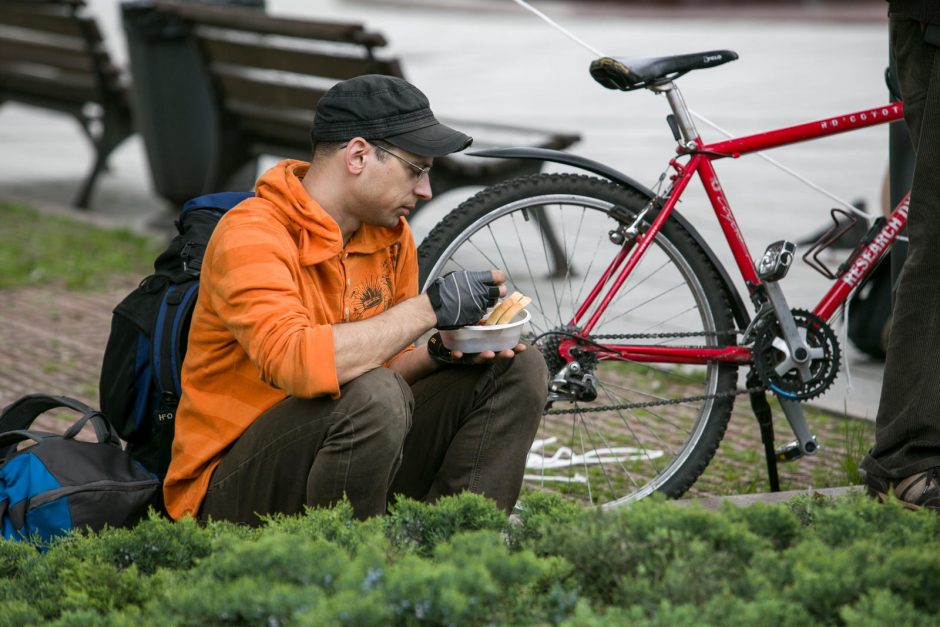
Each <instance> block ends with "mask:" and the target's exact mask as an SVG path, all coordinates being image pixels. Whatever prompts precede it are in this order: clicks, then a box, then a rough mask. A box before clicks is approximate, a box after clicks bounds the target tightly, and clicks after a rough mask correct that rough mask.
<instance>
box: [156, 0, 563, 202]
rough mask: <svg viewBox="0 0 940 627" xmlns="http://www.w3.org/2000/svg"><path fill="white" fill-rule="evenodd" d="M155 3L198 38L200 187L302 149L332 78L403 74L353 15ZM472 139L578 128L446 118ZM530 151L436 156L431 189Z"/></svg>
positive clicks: (547, 140)
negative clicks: (202, 132) (205, 87)
mask: <svg viewBox="0 0 940 627" xmlns="http://www.w3.org/2000/svg"><path fill="white" fill-rule="evenodd" d="M154 7H155V9H156V10H157V11H159V12H169V13H172V14H174V15H175V16H177V17H178V18H179V19H180V20H182V21H183V22H184V23H185V24H186V25H187V27H188V30H189V32H190V35H191V37H192V38H193V40H194V41H195V42H197V44H198V48H199V50H200V51H201V58H202V60H203V62H204V65H205V69H206V73H207V75H208V76H209V77H210V80H211V83H212V87H213V92H214V96H213V97H214V100H215V107H216V108H217V109H218V110H219V111H220V115H219V116H218V118H219V123H220V125H221V131H220V133H221V138H222V141H220V142H219V148H218V154H217V155H216V156H217V158H216V159H214V160H213V166H212V167H211V168H210V171H209V173H208V176H207V180H206V183H205V186H204V191H206V192H210V191H218V190H221V189H230V188H232V185H231V184H230V183H229V181H231V180H233V177H235V176H237V175H238V173H239V172H240V171H243V169H244V168H245V166H246V164H251V163H255V162H256V159H257V157H259V156H261V155H273V156H278V157H289V158H296V159H302V160H309V158H310V126H311V123H312V121H313V110H314V107H315V106H316V103H317V101H318V100H319V99H320V97H321V96H322V95H323V94H324V93H325V92H326V90H328V89H329V88H330V87H331V86H332V85H333V84H335V83H336V82H338V81H340V80H344V79H347V78H352V77H354V76H359V75H361V74H389V75H393V76H399V77H403V73H402V69H401V64H400V62H399V61H398V60H396V59H389V58H380V57H378V56H377V55H376V49H377V48H381V47H382V46H384V45H386V40H385V38H384V37H383V36H382V35H381V34H379V33H376V32H372V31H368V30H366V29H365V27H364V26H363V25H361V24H349V23H337V22H320V21H312V20H303V19H288V18H277V17H272V16H269V15H266V14H264V13H263V12H259V11H256V10H250V9H236V8H233V7H226V8H224V9H220V8H219V7H218V6H207V5H197V4H191V3H187V4H183V3H180V2H174V1H170V0H157V1H156V2H155V3H154ZM447 122H448V123H451V124H453V125H454V126H455V127H456V128H459V129H460V130H462V131H464V132H466V133H467V134H468V135H471V136H472V137H473V138H474V144H473V147H474V148H480V147H494V146H508V145H527V146H539V147H543V148H555V149H564V148H567V147H568V146H570V145H571V144H573V143H574V142H576V141H578V139H580V137H579V136H578V135H575V134H570V133H554V132H549V131H543V130H538V129H526V128H519V127H514V126H506V125H497V124H489V123H485V122H472V121H465V120H462V121H455V120H447ZM541 167H542V162H540V161H537V160H521V159H520V160H502V159H482V158H478V157H477V158H474V157H468V156H466V155H463V154H457V155H451V156H448V157H443V158H439V159H436V160H435V162H434V174H433V176H432V177H431V187H432V191H433V192H434V193H435V194H441V193H443V192H445V191H447V190H449V189H453V188H457V187H462V186H467V185H489V184H491V183H495V182H497V181H500V180H504V179H506V178H509V177H513V176H518V175H522V174H529V173H537V172H538V171H539V170H540V169H541Z"/></svg>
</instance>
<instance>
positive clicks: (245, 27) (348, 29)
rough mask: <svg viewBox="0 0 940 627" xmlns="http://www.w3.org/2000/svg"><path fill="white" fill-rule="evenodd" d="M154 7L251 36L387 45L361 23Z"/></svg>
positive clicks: (184, 6) (165, 5)
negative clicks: (282, 36)
mask: <svg viewBox="0 0 940 627" xmlns="http://www.w3.org/2000/svg"><path fill="white" fill-rule="evenodd" d="M154 6H155V7H156V8H157V10H161V11H169V12H171V13H175V14H176V15H179V16H180V17H182V18H183V19H186V20H189V21H191V22H194V23H198V24H201V25H205V26H216V27H219V28H231V29H234V30H240V31H245V32H249V33H262V34H266V35H285V36H288V37H301V38H306V39H319V40H321V41H334V42H347V43H357V44H361V45H364V46H370V47H378V46H384V45H385V44H386V43H387V42H386V41H385V37H383V36H382V35H381V34H379V33H371V32H368V31H366V30H365V27H364V26H363V25H362V24H359V23H345V24H344V23H336V22H317V21H314V20H293V19H289V18H277V17H271V16H269V15H265V14H264V13H262V12H260V11H258V10H256V9H247V8H238V7H225V10H224V11H220V10H219V7H212V6H205V7H203V6H199V5H196V4H183V3H180V2H170V1H167V2H160V1H159V0H158V1H157V2H155V3H154Z"/></svg>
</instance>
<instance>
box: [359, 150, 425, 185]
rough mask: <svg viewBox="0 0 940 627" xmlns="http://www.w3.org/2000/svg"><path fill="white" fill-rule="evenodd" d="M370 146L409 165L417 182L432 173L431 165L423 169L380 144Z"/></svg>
mask: <svg viewBox="0 0 940 627" xmlns="http://www.w3.org/2000/svg"><path fill="white" fill-rule="evenodd" d="M369 144H371V145H372V146H374V147H375V148H378V149H379V150H381V151H382V152H384V153H387V154H390V155H392V156H393V157H395V158H396V159H398V160H399V161H401V162H402V163H404V164H405V165H407V166H408V167H409V168H411V171H412V172H413V173H414V177H415V181H416V182H417V181H420V180H421V177H422V176H424V175H425V174H428V173H429V172H430V171H431V166H429V165H426V166H424V167H421V166H420V165H418V164H417V163H412V162H411V161H408V160H407V159H405V158H404V157H400V156H398V155H396V154H395V153H394V152H392V151H391V150H389V149H388V148H385V147H383V146H379V145H378V144H373V143H372V142H369Z"/></svg>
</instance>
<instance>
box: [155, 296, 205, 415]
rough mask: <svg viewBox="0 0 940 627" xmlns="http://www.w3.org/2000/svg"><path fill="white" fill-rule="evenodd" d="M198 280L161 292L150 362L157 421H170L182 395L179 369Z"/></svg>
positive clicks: (183, 354) (194, 304)
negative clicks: (157, 396) (157, 401)
mask: <svg viewBox="0 0 940 627" xmlns="http://www.w3.org/2000/svg"><path fill="white" fill-rule="evenodd" d="M198 292H199V282H198V281H196V280H193V281H191V282H189V283H183V284H181V285H173V286H171V287H169V288H168V289H167V290H166V292H164V294H163V299H162V300H161V302H160V309H159V310H158V311H157V317H156V319H155V320H154V323H153V332H152V333H151V335H150V337H151V344H150V350H151V355H150V363H151V365H152V372H153V380H154V383H155V384H156V387H157V393H158V395H159V408H158V418H159V420H160V421H161V422H162V421H166V420H172V419H173V418H174V417H175V415H176V405H177V404H178V403H179V399H180V395H181V394H182V386H181V384H180V370H181V369H182V367H183V357H184V356H185V354H186V348H185V347H186V343H187V335H188V334H189V320H190V319H191V318H192V313H193V309H194V308H195V306H196V295H197V294H198Z"/></svg>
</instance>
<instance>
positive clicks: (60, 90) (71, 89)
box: [0, 64, 101, 103]
mask: <svg viewBox="0 0 940 627" xmlns="http://www.w3.org/2000/svg"><path fill="white" fill-rule="evenodd" d="M4 90H10V91H11V92H17V93H21V94H33V95H36V96H40V97H43V98H48V99H50V100H55V101H58V102H71V103H85V102H101V95H100V93H99V92H98V86H97V85H96V84H95V82H94V79H93V78H92V77H91V76H90V75H78V74H68V73H65V72H63V73H61V74H60V75H58V76H57V77H56V78H55V80H50V77H48V76H37V75H35V74H31V73H29V72H26V71H23V70H21V69H19V68H16V67H10V66H7V65H6V64H0V92H3V91H4Z"/></svg>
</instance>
